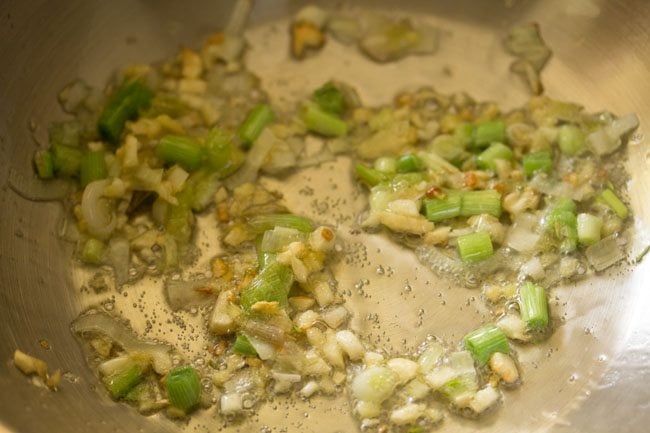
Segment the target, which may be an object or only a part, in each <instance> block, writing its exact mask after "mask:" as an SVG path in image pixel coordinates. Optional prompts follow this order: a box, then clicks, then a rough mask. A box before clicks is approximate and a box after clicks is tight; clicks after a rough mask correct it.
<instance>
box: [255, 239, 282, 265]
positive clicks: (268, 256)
mask: <svg viewBox="0 0 650 433" xmlns="http://www.w3.org/2000/svg"><path fill="white" fill-rule="evenodd" d="M263 241H264V235H259V236H257V238H256V239H255V253H256V254H257V268H258V269H264V268H265V267H267V266H268V265H269V264H270V263H271V262H273V261H275V258H276V257H277V255H278V254H277V252H275V251H265V250H264V248H263V245H262V244H263Z"/></svg>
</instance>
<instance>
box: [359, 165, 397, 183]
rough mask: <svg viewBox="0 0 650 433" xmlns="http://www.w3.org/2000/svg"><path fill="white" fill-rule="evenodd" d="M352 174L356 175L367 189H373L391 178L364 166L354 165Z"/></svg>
mask: <svg viewBox="0 0 650 433" xmlns="http://www.w3.org/2000/svg"><path fill="white" fill-rule="evenodd" d="M354 172H355V173H356V175H357V177H358V178H359V179H361V181H362V182H363V183H365V184H366V185H368V186H369V187H373V186H375V185H378V184H380V183H383V182H386V181H388V180H389V179H390V177H391V176H389V175H388V174H386V173H382V172H381V171H378V170H375V169H374V168H370V167H368V166H367V165H364V164H357V165H355V166H354Z"/></svg>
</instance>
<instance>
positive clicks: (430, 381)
mask: <svg viewBox="0 0 650 433" xmlns="http://www.w3.org/2000/svg"><path fill="white" fill-rule="evenodd" d="M457 374H458V373H457V372H456V371H455V370H454V369H453V368H451V367H437V368H434V369H433V370H431V372H429V374H427V375H426V376H425V377H424V380H425V381H426V383H427V385H429V386H430V387H431V389H433V390H434V391H435V390H438V389H440V388H441V387H442V386H443V385H444V384H445V383H447V382H449V381H450V380H452V379H453V378H454V377H456V376H457Z"/></svg>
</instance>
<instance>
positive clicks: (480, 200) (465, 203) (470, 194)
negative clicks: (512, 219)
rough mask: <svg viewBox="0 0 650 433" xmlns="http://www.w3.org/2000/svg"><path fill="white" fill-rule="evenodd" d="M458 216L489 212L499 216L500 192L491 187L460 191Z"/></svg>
mask: <svg viewBox="0 0 650 433" xmlns="http://www.w3.org/2000/svg"><path fill="white" fill-rule="evenodd" d="M462 198H463V199H462V204H461V207H460V216H472V215H480V214H484V213H487V214H490V215H494V216H495V217H500V216H501V194H500V193H499V192H498V191H496V190H493V189H486V190H482V191H466V192H464V193H462Z"/></svg>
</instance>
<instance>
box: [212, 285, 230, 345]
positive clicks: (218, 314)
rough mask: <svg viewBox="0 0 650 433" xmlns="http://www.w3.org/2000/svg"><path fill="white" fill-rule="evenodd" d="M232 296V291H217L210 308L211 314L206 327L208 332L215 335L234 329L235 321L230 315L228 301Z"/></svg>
mask: <svg viewBox="0 0 650 433" xmlns="http://www.w3.org/2000/svg"><path fill="white" fill-rule="evenodd" d="M231 296H233V293H232V291H230V290H228V291H223V292H221V293H219V296H218V297H217V301H216V303H215V305H214V309H213V310H212V315H211V316H210V322H209V324H208V328H209V329H210V332H212V333H214V334H217V335H224V334H229V333H231V332H234V330H235V321H234V318H233V317H232V316H231V315H230V309H229V305H230V301H229V298H230V297H231Z"/></svg>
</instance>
